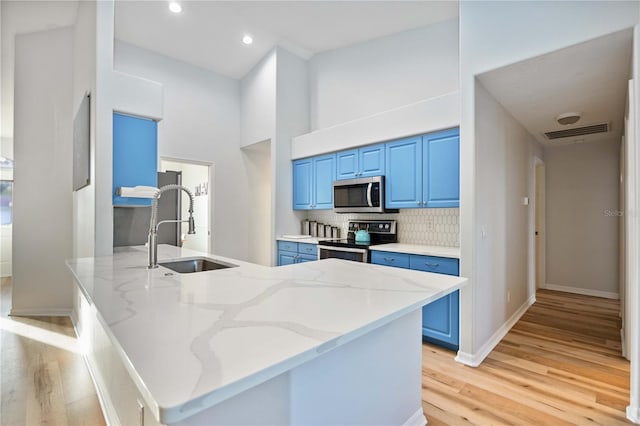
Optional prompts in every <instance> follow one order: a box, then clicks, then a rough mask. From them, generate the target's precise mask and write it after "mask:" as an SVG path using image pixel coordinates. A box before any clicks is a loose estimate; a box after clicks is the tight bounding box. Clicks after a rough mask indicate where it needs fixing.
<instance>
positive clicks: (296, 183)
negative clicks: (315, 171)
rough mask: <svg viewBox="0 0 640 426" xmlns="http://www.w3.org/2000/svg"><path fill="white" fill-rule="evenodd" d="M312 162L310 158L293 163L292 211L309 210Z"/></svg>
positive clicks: (310, 203)
mask: <svg viewBox="0 0 640 426" xmlns="http://www.w3.org/2000/svg"><path fill="white" fill-rule="evenodd" d="M312 168H313V162H312V161H311V159H310V158H305V159H304V160H297V161H294V162H293V209H294V210H310V209H311V205H312V204H313V203H312V202H311V183H312V178H311V176H312V175H311V173H312Z"/></svg>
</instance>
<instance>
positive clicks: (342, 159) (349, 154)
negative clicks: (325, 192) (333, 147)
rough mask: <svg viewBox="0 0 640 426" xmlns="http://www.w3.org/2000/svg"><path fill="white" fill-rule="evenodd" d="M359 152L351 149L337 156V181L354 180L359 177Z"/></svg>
mask: <svg viewBox="0 0 640 426" xmlns="http://www.w3.org/2000/svg"><path fill="white" fill-rule="evenodd" d="M358 170H359V166H358V150H357V149H350V150H348V151H340V152H338V153H337V154H336V180H342V179H353V178H355V177H356V176H357V175H358Z"/></svg>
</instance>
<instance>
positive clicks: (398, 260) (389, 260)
mask: <svg viewBox="0 0 640 426" xmlns="http://www.w3.org/2000/svg"><path fill="white" fill-rule="evenodd" d="M371 263H374V264H376V265H385V266H395V267H396V268H405V269H408V268H409V255H408V254H406V253H392V252H388V251H371Z"/></svg>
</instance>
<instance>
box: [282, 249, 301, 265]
mask: <svg viewBox="0 0 640 426" xmlns="http://www.w3.org/2000/svg"><path fill="white" fill-rule="evenodd" d="M296 257H297V255H296V254H295V253H291V252H288V251H279V252H278V266H282V265H293V264H294V263H296Z"/></svg>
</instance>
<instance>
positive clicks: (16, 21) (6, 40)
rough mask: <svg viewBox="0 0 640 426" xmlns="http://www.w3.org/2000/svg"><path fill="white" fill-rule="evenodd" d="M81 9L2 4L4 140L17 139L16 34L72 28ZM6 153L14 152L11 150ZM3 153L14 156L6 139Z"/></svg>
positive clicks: (67, 3) (31, 3) (71, 3)
mask: <svg viewBox="0 0 640 426" xmlns="http://www.w3.org/2000/svg"><path fill="white" fill-rule="evenodd" d="M77 10H78V2H77V1H60V2H57V1H26V0H21V1H7V0H2V1H0V14H1V15H2V25H0V27H1V29H2V32H1V34H0V36H1V38H2V47H1V52H2V54H1V57H0V61H1V63H2V65H1V68H0V74H2V78H1V79H0V84H1V85H2V86H1V87H2V90H1V92H2V99H1V102H2V116H1V117H0V119H1V121H0V123H1V125H0V128H1V129H2V134H1V136H2V138H8V139H10V138H13V64H14V41H15V36H16V34H25V33H31V32H35V31H43V30H51V29H54V28H60V27H68V26H71V25H73V24H74V23H75V21H76V13H77ZM6 150H7V151H10V149H9V148H7V149H6ZM2 153H3V154H4V155H7V156H10V155H9V152H5V143H4V139H3V146H2Z"/></svg>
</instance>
